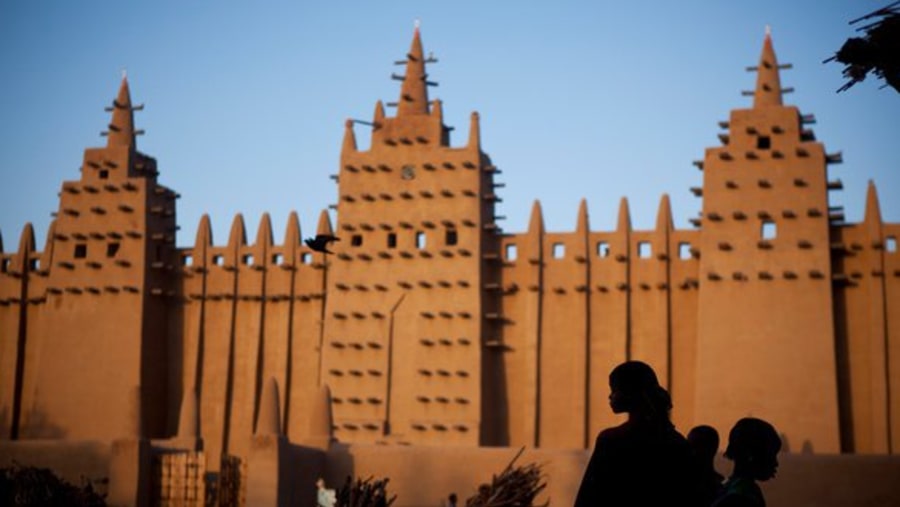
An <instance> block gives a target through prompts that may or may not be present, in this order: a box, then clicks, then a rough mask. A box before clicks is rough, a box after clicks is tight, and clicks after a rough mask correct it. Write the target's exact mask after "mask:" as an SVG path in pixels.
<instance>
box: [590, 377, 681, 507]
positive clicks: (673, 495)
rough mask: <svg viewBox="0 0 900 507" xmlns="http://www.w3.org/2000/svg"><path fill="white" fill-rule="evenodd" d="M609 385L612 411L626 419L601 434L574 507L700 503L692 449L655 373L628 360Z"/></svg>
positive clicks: (610, 380)
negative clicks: (671, 416)
mask: <svg viewBox="0 0 900 507" xmlns="http://www.w3.org/2000/svg"><path fill="white" fill-rule="evenodd" d="M609 387H610V391H611V392H610V395H609V405H610V407H611V408H612V411H613V412H615V413H617V414H621V413H628V420H627V421H626V422H624V423H623V424H621V425H619V426H616V427H613V428H607V429H605V430H603V431H601V432H600V434H599V435H598V436H597V441H596V443H595V444H594V453H593V454H592V455H591V459H590V461H589V462H588V466H587V469H586V470H585V472H584V477H583V478H582V480H581V487H580V488H579V490H578V497H577V498H576V499H575V506H576V507H593V506H595V505H598V506H599V505H602V506H604V507H606V506H620V505H635V506H638V505H640V506H657V505H673V506H675V505H678V506H681V505H696V503H697V501H696V489H697V486H696V484H697V478H696V472H695V467H694V464H693V460H692V457H691V452H690V448H689V447H688V444H687V441H686V440H685V438H684V437H683V436H682V435H681V434H680V433H678V431H676V430H675V427H674V426H672V423H671V422H670V421H669V410H670V409H671V408H672V402H671V400H670V398H669V393H668V392H667V391H666V390H665V389H663V388H662V387H661V386H660V385H659V381H658V380H657V379H656V373H654V372H653V369H652V368H650V366H648V365H647V364H645V363H642V362H640V361H628V362H625V363H622V364H620V365H619V366H617V367H616V368H615V369H613V371H612V373H610V374H609Z"/></svg>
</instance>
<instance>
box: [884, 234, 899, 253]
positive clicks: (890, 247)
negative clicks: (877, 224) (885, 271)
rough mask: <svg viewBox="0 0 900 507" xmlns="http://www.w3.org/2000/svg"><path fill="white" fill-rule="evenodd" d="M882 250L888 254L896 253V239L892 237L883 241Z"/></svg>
mask: <svg viewBox="0 0 900 507" xmlns="http://www.w3.org/2000/svg"><path fill="white" fill-rule="evenodd" d="M884 249H885V250H887V251H888V252H890V253H896V252H897V238H895V237H894V236H888V237H887V239H886V240H885V241H884Z"/></svg>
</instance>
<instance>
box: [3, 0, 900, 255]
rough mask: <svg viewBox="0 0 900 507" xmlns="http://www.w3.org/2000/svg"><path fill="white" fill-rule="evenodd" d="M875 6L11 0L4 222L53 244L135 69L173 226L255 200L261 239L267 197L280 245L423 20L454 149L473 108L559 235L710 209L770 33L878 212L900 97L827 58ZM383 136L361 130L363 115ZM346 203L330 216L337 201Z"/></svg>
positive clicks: (7, 243)
mask: <svg viewBox="0 0 900 507" xmlns="http://www.w3.org/2000/svg"><path fill="white" fill-rule="evenodd" d="M886 3H888V1H887V0H881V1H868V0H867V1H836V0H828V1H821V0H819V1H814V0H801V1H790V2H786V1H783V0H760V1H749V2H722V1H681V2H669V1H643V2H602V1H584V2H577V1H556V2H533V3H529V2H521V1H517V2H500V1H491V2H486V1H468V0H454V1H452V2H451V1H445V2H427V1H422V0H420V1H416V2H413V1H390V2H373V1H342V2H311V1H308V2H300V1H292V2H268V1H259V2H223V1H219V2H201V1H197V2H121V1H118V2H111V1H84V2H80V1H79V2H72V1H59V2H49V1H47V2H27V1H24V0H21V1H20V0H6V1H4V2H2V3H0V73H2V74H0V77H2V79H0V91H2V93H0V234H2V235H3V240H4V247H5V250H6V251H10V250H13V249H14V248H15V247H16V245H17V243H18V237H19V234H20V231H21V228H22V226H23V225H24V224H25V222H28V221H30V222H32V223H33V224H34V226H35V228H36V232H37V238H38V248H43V243H44V235H45V234H46V230H47V226H48V224H49V220H50V212H51V211H54V210H56V208H57V204H58V203H57V197H56V193H57V192H58V191H59V189H60V185H61V183H62V181H63V180H74V179H77V178H78V177H79V172H78V167H79V165H80V164H81V158H82V151H83V150H84V148H86V147H91V146H102V145H103V144H105V140H104V138H101V137H100V136H99V132H100V131H101V130H104V129H105V126H106V124H107V123H108V113H105V112H104V111H103V107H104V106H106V105H108V104H109V103H110V102H111V100H112V99H113V97H114V96H115V93H116V91H117V89H118V86H119V80H120V76H121V72H122V69H127V71H128V76H129V81H130V84H131V91H132V98H133V100H134V101H135V102H137V103H141V102H143V103H146V108H145V110H144V111H143V112H140V113H136V115H137V119H136V121H137V123H138V127H139V128H143V129H145V130H146V131H147V135H145V136H143V137H141V138H139V141H138V142H139V148H140V149H141V150H142V151H144V152H145V153H148V154H150V155H152V156H154V157H156V158H157V160H158V162H159V168H160V172H161V176H160V181H161V182H162V183H163V184H165V185H167V186H169V187H171V188H173V189H175V190H176V191H178V192H179V193H181V195H182V199H181V200H180V201H179V202H178V221H179V224H180V225H181V227H182V229H181V232H180V233H179V237H178V243H179V245H182V246H188V245H191V244H192V243H193V237H194V234H195V230H196V226H197V222H198V220H199V219H200V216H201V215H202V214H203V213H209V214H210V216H211V217H212V222H213V231H214V240H215V242H216V243H218V244H221V243H224V242H225V241H226V239H227V238H226V235H227V231H228V228H229V224H230V223H231V220H232V218H233V216H234V214H235V213H238V212H242V213H244V217H245V220H246V223H247V226H248V236H249V238H250V239H251V241H252V238H253V237H254V234H255V230H256V228H257V224H258V222H259V218H260V216H261V215H262V213H263V212H265V211H268V212H269V213H270V214H271V216H272V220H273V225H274V228H275V237H276V241H277V242H280V241H281V238H282V237H283V234H284V233H283V231H284V226H285V223H286V221H287V216H288V214H289V212H290V211H291V210H296V211H297V212H298V213H299V214H300V218H301V226H302V228H303V233H304V234H305V235H308V234H310V233H312V232H313V229H314V227H315V223H316V217H317V216H318V213H319V210H321V209H323V208H325V207H326V206H327V205H328V204H329V203H332V202H335V200H336V195H337V189H336V187H335V185H334V183H333V182H332V181H331V180H330V179H329V178H328V175H329V174H332V173H335V172H336V171H337V167H338V154H339V149H340V143H341V137H342V133H343V124H344V120H345V119H346V118H351V117H352V118H360V119H370V118H371V115H372V112H373V109H374V104H375V101H376V100H378V99H384V100H385V101H394V100H396V98H397V96H398V94H399V87H398V83H397V82H396V81H392V80H391V79H390V74H391V72H393V71H395V70H398V68H397V67H395V66H394V65H392V62H393V61H394V60H396V59H399V58H402V57H403V55H404V54H405V53H406V51H407V49H408V47H409V42H410V39H411V36H412V31H413V22H414V20H415V19H420V20H421V26H422V35H423V41H424V44H425V50H426V51H432V52H434V54H435V56H437V57H438V58H439V59H440V62H439V63H438V64H436V65H432V66H431V67H430V68H429V72H430V75H431V77H432V78H433V79H435V80H437V81H439V82H440V86H439V87H438V88H436V89H432V97H433V98H440V99H442V100H443V101H444V111H445V115H446V121H447V123H448V124H449V125H453V126H455V127H456V131H455V132H454V137H453V139H452V143H453V144H455V145H459V144H462V143H464V141H465V139H466V135H467V130H468V117H469V114H470V113H471V111H478V112H479V113H480V114H481V119H482V140H483V145H484V147H485V150H486V151H487V152H488V153H489V154H490V155H491V157H492V158H493V160H494V162H495V163H496V164H497V166H498V167H500V168H501V169H502V170H503V175H502V176H501V178H500V181H504V182H505V183H506V184H507V186H506V188H504V189H502V194H501V196H502V197H503V199H504V202H503V203H502V204H500V206H499V213H500V214H502V215H506V216H507V217H508V220H507V221H506V222H505V223H504V224H503V227H504V229H505V230H506V231H508V232H518V231H523V230H524V229H525V225H526V223H527V219H528V213H529V209H530V206H531V203H532V202H533V200H534V199H540V200H541V202H542V204H543V207H544V212H545V221H546V225H547V227H548V229H549V230H555V231H567V230H571V229H573V228H574V226H575V216H576V211H577V208H578V202H579V200H580V199H581V198H582V197H585V198H587V199H588V205H589V212H590V218H591V225H592V228H593V229H595V230H604V229H611V228H612V227H613V224H614V223H615V218H616V217H615V215H616V209H617V206H618V200H619V198H620V197H621V196H627V197H628V198H629V201H630V204H631V211H632V221H633V224H634V226H635V227H636V228H640V229H649V228H651V227H652V225H653V222H654V217H655V214H656V210H657V206H658V203H659V199H660V196H661V195H662V194H663V193H668V194H669V195H670V196H671V198H672V204H673V208H674V210H673V211H674V216H675V222H676V226H677V227H679V228H688V227H690V225H689V224H688V221H687V220H688V219H689V218H690V217H692V216H695V215H696V214H697V212H698V211H699V209H700V201H699V199H697V198H695V197H693V196H692V195H691V194H690V192H689V191H688V189H689V187H691V186H699V185H700V184H701V182H702V178H701V176H702V173H700V172H699V171H698V170H697V169H696V168H694V167H693V166H692V165H691V161H692V160H695V159H700V158H702V157H703V152H704V149H705V148H706V147H709V146H713V145H716V144H717V143H718V141H717V138H716V134H717V133H718V132H719V128H718V126H717V122H718V121H719V120H725V119H727V118H728V112H729V111H730V110H731V109H733V108H740V107H747V106H748V105H749V101H750V99H749V98H746V97H742V96H741V95H740V91H741V90H744V89H752V87H753V84H754V78H755V76H754V74H751V73H747V72H745V71H744V67H745V66H747V65H755V64H756V61H757V59H758V56H759V51H760V48H761V44H762V39H763V32H764V27H765V26H766V25H767V24H768V25H771V27H772V32H773V40H774V43H775V49H776V52H777V53H778V57H779V59H780V60H781V62H790V63H793V64H794V69H793V70H789V71H785V72H784V73H783V74H782V84H783V85H784V86H793V87H794V88H796V90H797V91H796V93H794V94H792V95H788V96H786V99H787V102H788V103H792V104H796V105H798V106H799V107H800V109H801V111H802V112H804V113H813V114H815V115H816V117H817V118H818V124H817V125H815V126H814V129H815V131H816V134H817V137H818V139H819V140H820V141H822V142H824V143H825V146H826V148H827V149H828V151H829V152H834V151H843V153H844V161H845V162H844V164H843V165H838V166H832V168H831V169H830V171H831V177H832V179H834V178H840V179H842V180H843V181H844V184H845V190H844V191H843V192H839V193H837V194H834V193H833V194H832V195H833V199H832V201H833V202H832V204H837V205H844V206H845V207H846V209H847V217H848V219H849V220H851V221H858V220H859V219H860V218H861V216H862V210H863V202H864V196H865V186H866V183H867V181H868V180H869V179H873V180H874V181H875V182H876V184H877V185H878V188H879V192H880V196H881V205H882V211H883V215H884V217H885V219H886V220H889V221H893V222H897V221H900V198H898V197H897V195H898V192H900V143H898V141H900V135H898V133H900V129H898V126H900V94H897V93H896V92H895V91H894V90H892V89H878V87H879V85H880V83H877V82H874V81H871V80H870V81H867V82H865V83H863V84H862V85H859V86H856V87H854V88H853V89H851V90H850V91H849V92H846V93H842V94H836V93H835V90H836V89H837V88H838V87H839V86H840V85H841V84H842V82H843V80H842V78H841V75H840V71H841V67H840V66H839V65H837V64H828V65H823V64H822V63H821V62H822V60H823V59H825V58H827V57H828V56H830V55H831V54H832V53H833V52H834V51H835V50H836V49H838V48H839V47H840V45H841V44H842V43H843V41H844V40H845V39H846V38H847V37H848V36H851V35H853V28H852V27H850V26H848V24H847V22H848V21H849V20H850V19H852V18H855V17H857V16H860V15H863V14H865V13H867V12H869V11H871V10H873V9H875V8H877V7H881V6H883V5H885V4H886ZM357 136H358V138H359V139H360V141H361V143H362V144H367V140H366V141H363V140H364V139H366V138H367V136H366V135H365V131H364V129H363V128H360V127H358V128H357ZM333 218H334V217H333Z"/></svg>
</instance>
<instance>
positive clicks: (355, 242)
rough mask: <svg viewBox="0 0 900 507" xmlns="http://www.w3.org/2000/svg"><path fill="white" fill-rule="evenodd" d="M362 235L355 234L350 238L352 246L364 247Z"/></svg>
mask: <svg viewBox="0 0 900 507" xmlns="http://www.w3.org/2000/svg"><path fill="white" fill-rule="evenodd" d="M362 240H363V237H362V234H354V235H353V236H351V237H350V246H362Z"/></svg>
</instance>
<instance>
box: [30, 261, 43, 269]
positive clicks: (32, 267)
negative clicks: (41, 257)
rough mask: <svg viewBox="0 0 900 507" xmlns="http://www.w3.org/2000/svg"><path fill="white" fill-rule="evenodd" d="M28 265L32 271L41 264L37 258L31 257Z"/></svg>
mask: <svg viewBox="0 0 900 507" xmlns="http://www.w3.org/2000/svg"><path fill="white" fill-rule="evenodd" d="M28 267H29V269H31V270H32V271H37V270H38V268H40V267H41V264H40V262H39V261H38V259H31V260H30V261H29V262H28Z"/></svg>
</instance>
